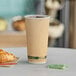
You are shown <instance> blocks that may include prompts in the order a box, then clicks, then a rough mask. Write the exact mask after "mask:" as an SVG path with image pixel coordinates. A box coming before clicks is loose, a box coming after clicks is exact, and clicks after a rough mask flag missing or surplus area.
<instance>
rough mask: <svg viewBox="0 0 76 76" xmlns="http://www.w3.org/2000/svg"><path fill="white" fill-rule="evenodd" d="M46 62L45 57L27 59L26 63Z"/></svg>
mask: <svg viewBox="0 0 76 76" xmlns="http://www.w3.org/2000/svg"><path fill="white" fill-rule="evenodd" d="M46 62H47V60H46V59H39V60H36V59H28V63H32V64H44V63H46Z"/></svg>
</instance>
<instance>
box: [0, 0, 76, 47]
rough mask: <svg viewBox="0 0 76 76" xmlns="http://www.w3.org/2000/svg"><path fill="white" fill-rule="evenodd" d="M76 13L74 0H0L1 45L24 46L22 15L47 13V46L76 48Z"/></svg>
mask: <svg viewBox="0 0 76 76" xmlns="http://www.w3.org/2000/svg"><path fill="white" fill-rule="evenodd" d="M75 13H76V1H75V0H1V2H0V47H14V46H16V47H22V46H26V44H25V43H26V38H25V37H26V36H25V31H24V30H26V28H25V26H24V25H26V24H25V23H24V18H23V16H25V15H28V14H46V15H49V16H51V17H52V19H51V20H50V21H51V22H50V25H49V36H48V39H49V41H48V46H49V47H63V48H76V34H75V33H76V22H75V20H76V14H75ZM21 26H22V27H21ZM51 29H54V30H52V31H53V33H51V32H52V31H51ZM8 43H9V44H8Z"/></svg>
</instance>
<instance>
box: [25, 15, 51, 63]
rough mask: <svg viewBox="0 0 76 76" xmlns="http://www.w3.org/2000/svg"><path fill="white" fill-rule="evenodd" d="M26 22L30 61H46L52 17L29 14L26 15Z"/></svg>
mask: <svg viewBox="0 0 76 76" xmlns="http://www.w3.org/2000/svg"><path fill="white" fill-rule="evenodd" d="M25 22H26V37H27V55H28V62H29V63H37V64H39V63H46V61H47V47H48V28H49V22H50V17H49V16H47V15H28V16H25Z"/></svg>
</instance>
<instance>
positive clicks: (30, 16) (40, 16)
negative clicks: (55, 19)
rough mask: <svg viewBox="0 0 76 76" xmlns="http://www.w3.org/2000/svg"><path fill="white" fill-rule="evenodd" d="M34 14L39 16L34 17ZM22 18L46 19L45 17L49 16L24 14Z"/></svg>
mask: <svg viewBox="0 0 76 76" xmlns="http://www.w3.org/2000/svg"><path fill="white" fill-rule="evenodd" d="M36 16H39V18H36ZM24 18H26V19H46V18H50V16H48V15H26V16H24Z"/></svg>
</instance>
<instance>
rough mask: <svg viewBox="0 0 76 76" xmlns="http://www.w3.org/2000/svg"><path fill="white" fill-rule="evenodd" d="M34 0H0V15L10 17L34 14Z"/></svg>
mask: <svg viewBox="0 0 76 76" xmlns="http://www.w3.org/2000/svg"><path fill="white" fill-rule="evenodd" d="M34 3H35V0H0V16H1V17H4V18H10V17H13V16H19V15H21V16H24V15H27V14H35V7H34V5H35V4H34Z"/></svg>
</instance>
